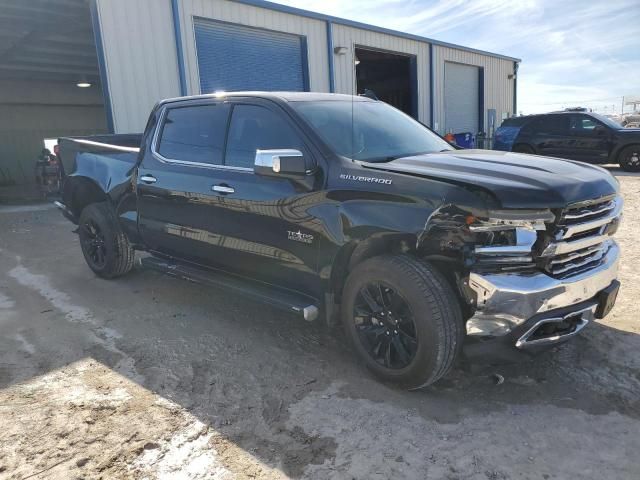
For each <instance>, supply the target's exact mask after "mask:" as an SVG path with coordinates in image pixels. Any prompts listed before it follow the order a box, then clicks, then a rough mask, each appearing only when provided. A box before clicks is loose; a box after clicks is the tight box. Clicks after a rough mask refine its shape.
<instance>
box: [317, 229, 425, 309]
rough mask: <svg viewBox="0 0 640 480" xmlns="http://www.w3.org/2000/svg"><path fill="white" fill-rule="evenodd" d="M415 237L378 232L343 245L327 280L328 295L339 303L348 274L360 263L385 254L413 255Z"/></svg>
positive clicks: (398, 233)
mask: <svg viewBox="0 0 640 480" xmlns="http://www.w3.org/2000/svg"><path fill="white" fill-rule="evenodd" d="M416 244H417V235H415V234H411V233H400V232H380V233H377V234H374V235H371V236H369V237H368V238H364V239H361V240H354V241H351V242H349V243H347V244H345V245H343V246H342V247H341V248H340V250H339V251H338V253H337V255H336V256H335V259H334V262H333V265H332V268H331V275H330V278H329V293H330V294H333V295H334V298H335V301H336V302H338V303H339V301H340V298H341V294H342V288H343V287H344V284H345V282H346V278H347V276H348V275H349V273H350V272H351V271H352V270H353V269H354V268H355V267H356V266H357V265H359V264H360V263H362V262H364V261H365V260H368V259H369V258H373V257H376V256H379V255H384V254H387V253H411V252H413V253H415V251H416Z"/></svg>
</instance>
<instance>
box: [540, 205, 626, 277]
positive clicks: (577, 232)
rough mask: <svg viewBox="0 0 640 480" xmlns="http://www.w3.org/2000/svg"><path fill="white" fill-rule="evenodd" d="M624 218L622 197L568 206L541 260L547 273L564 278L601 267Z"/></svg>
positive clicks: (552, 233)
mask: <svg viewBox="0 0 640 480" xmlns="http://www.w3.org/2000/svg"><path fill="white" fill-rule="evenodd" d="M621 215H622V198H621V197H606V198H601V199H598V200H592V201H588V202H581V203H578V204H572V205H569V206H568V207H567V208H565V209H564V210H563V211H562V212H561V214H560V216H559V219H558V221H557V222H556V225H555V227H554V229H553V230H552V232H551V239H550V241H549V242H548V243H547V244H546V246H545V247H544V248H543V250H542V252H541V254H540V256H539V258H540V260H541V263H542V267H543V268H544V270H545V271H546V272H547V273H549V274H550V275H552V276H554V277H559V278H563V277H568V276H570V275H576V274H578V273H581V272H583V271H586V270H589V269H591V268H593V267H595V266H597V265H599V264H600V262H601V261H602V260H603V258H604V257H605V255H606V254H607V251H608V250H609V248H610V247H611V245H612V242H613V240H612V239H611V235H612V234H613V233H614V232H615V230H616V229H617V225H618V223H619V221H620V216H621Z"/></svg>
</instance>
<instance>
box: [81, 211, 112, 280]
mask: <svg viewBox="0 0 640 480" xmlns="http://www.w3.org/2000/svg"><path fill="white" fill-rule="evenodd" d="M81 228H82V232H81V233H80V241H81V242H82V246H83V249H84V250H85V251H86V252H87V257H88V260H89V261H90V262H91V263H92V264H93V265H92V267H94V268H97V269H103V268H104V266H105V264H106V262H107V245H106V241H105V236H104V233H103V232H102V230H101V229H100V226H99V225H98V224H97V223H96V222H94V221H93V220H91V219H89V220H87V221H86V222H85V223H83V224H82V226H81Z"/></svg>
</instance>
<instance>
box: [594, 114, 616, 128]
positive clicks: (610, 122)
mask: <svg viewBox="0 0 640 480" xmlns="http://www.w3.org/2000/svg"><path fill="white" fill-rule="evenodd" d="M591 115H593V116H594V117H595V118H597V119H598V120H600V121H601V122H602V123H604V124H605V125H607V126H608V127H610V128H614V129H616V130H619V129H621V128H622V125H620V124H619V123H617V122H614V121H613V120H611V119H610V118H608V117H605V116H604V115H600V114H598V113H592V114H591Z"/></svg>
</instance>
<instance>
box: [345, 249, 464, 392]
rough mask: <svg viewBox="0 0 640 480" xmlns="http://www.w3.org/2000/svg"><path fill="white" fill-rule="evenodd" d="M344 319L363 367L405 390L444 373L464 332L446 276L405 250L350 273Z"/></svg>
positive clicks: (433, 380)
mask: <svg viewBox="0 0 640 480" xmlns="http://www.w3.org/2000/svg"><path fill="white" fill-rule="evenodd" d="M342 321H343V324H344V327H345V330H346V332H347V336H348V337H349V338H350V340H351V342H352V344H353V346H354V349H355V351H356V352H357V354H358V356H359V357H360V358H361V359H362V360H363V361H364V363H365V364H366V366H367V367H368V368H369V369H370V370H371V371H372V372H373V373H374V374H375V375H376V376H378V377H379V378H381V379H382V380H385V381H388V382H392V383H396V384H398V385H399V386H401V387H403V388H407V389H417V388H420V387H424V386H427V385H431V384H432V383H434V382H436V381H438V380H439V379H440V378H442V377H443V376H444V375H445V374H446V373H447V372H448V371H449V369H450V368H451V366H452V365H453V363H454V361H455V359H456V357H457V355H458V352H459V350H460V348H461V346H462V341H463V336H464V332H463V322H462V313H461V311H460V305H459V303H458V300H457V298H456V296H455V294H454V292H453V289H452V288H451V286H450V285H449V284H448V283H447V281H446V279H445V278H444V277H443V276H442V274H440V272H438V271H437V270H436V269H435V268H434V267H433V266H432V265H430V264H429V263H427V262H423V261H420V260H418V259H415V258H413V257H410V256H406V255H385V256H381V257H375V258H372V259H369V260H366V261H365V262H363V263H361V264H360V265H358V266H357V267H356V268H355V269H354V270H353V271H352V272H351V274H350V275H349V277H348V279H347V282H346V285H345V288H344V293H343V298H342Z"/></svg>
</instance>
